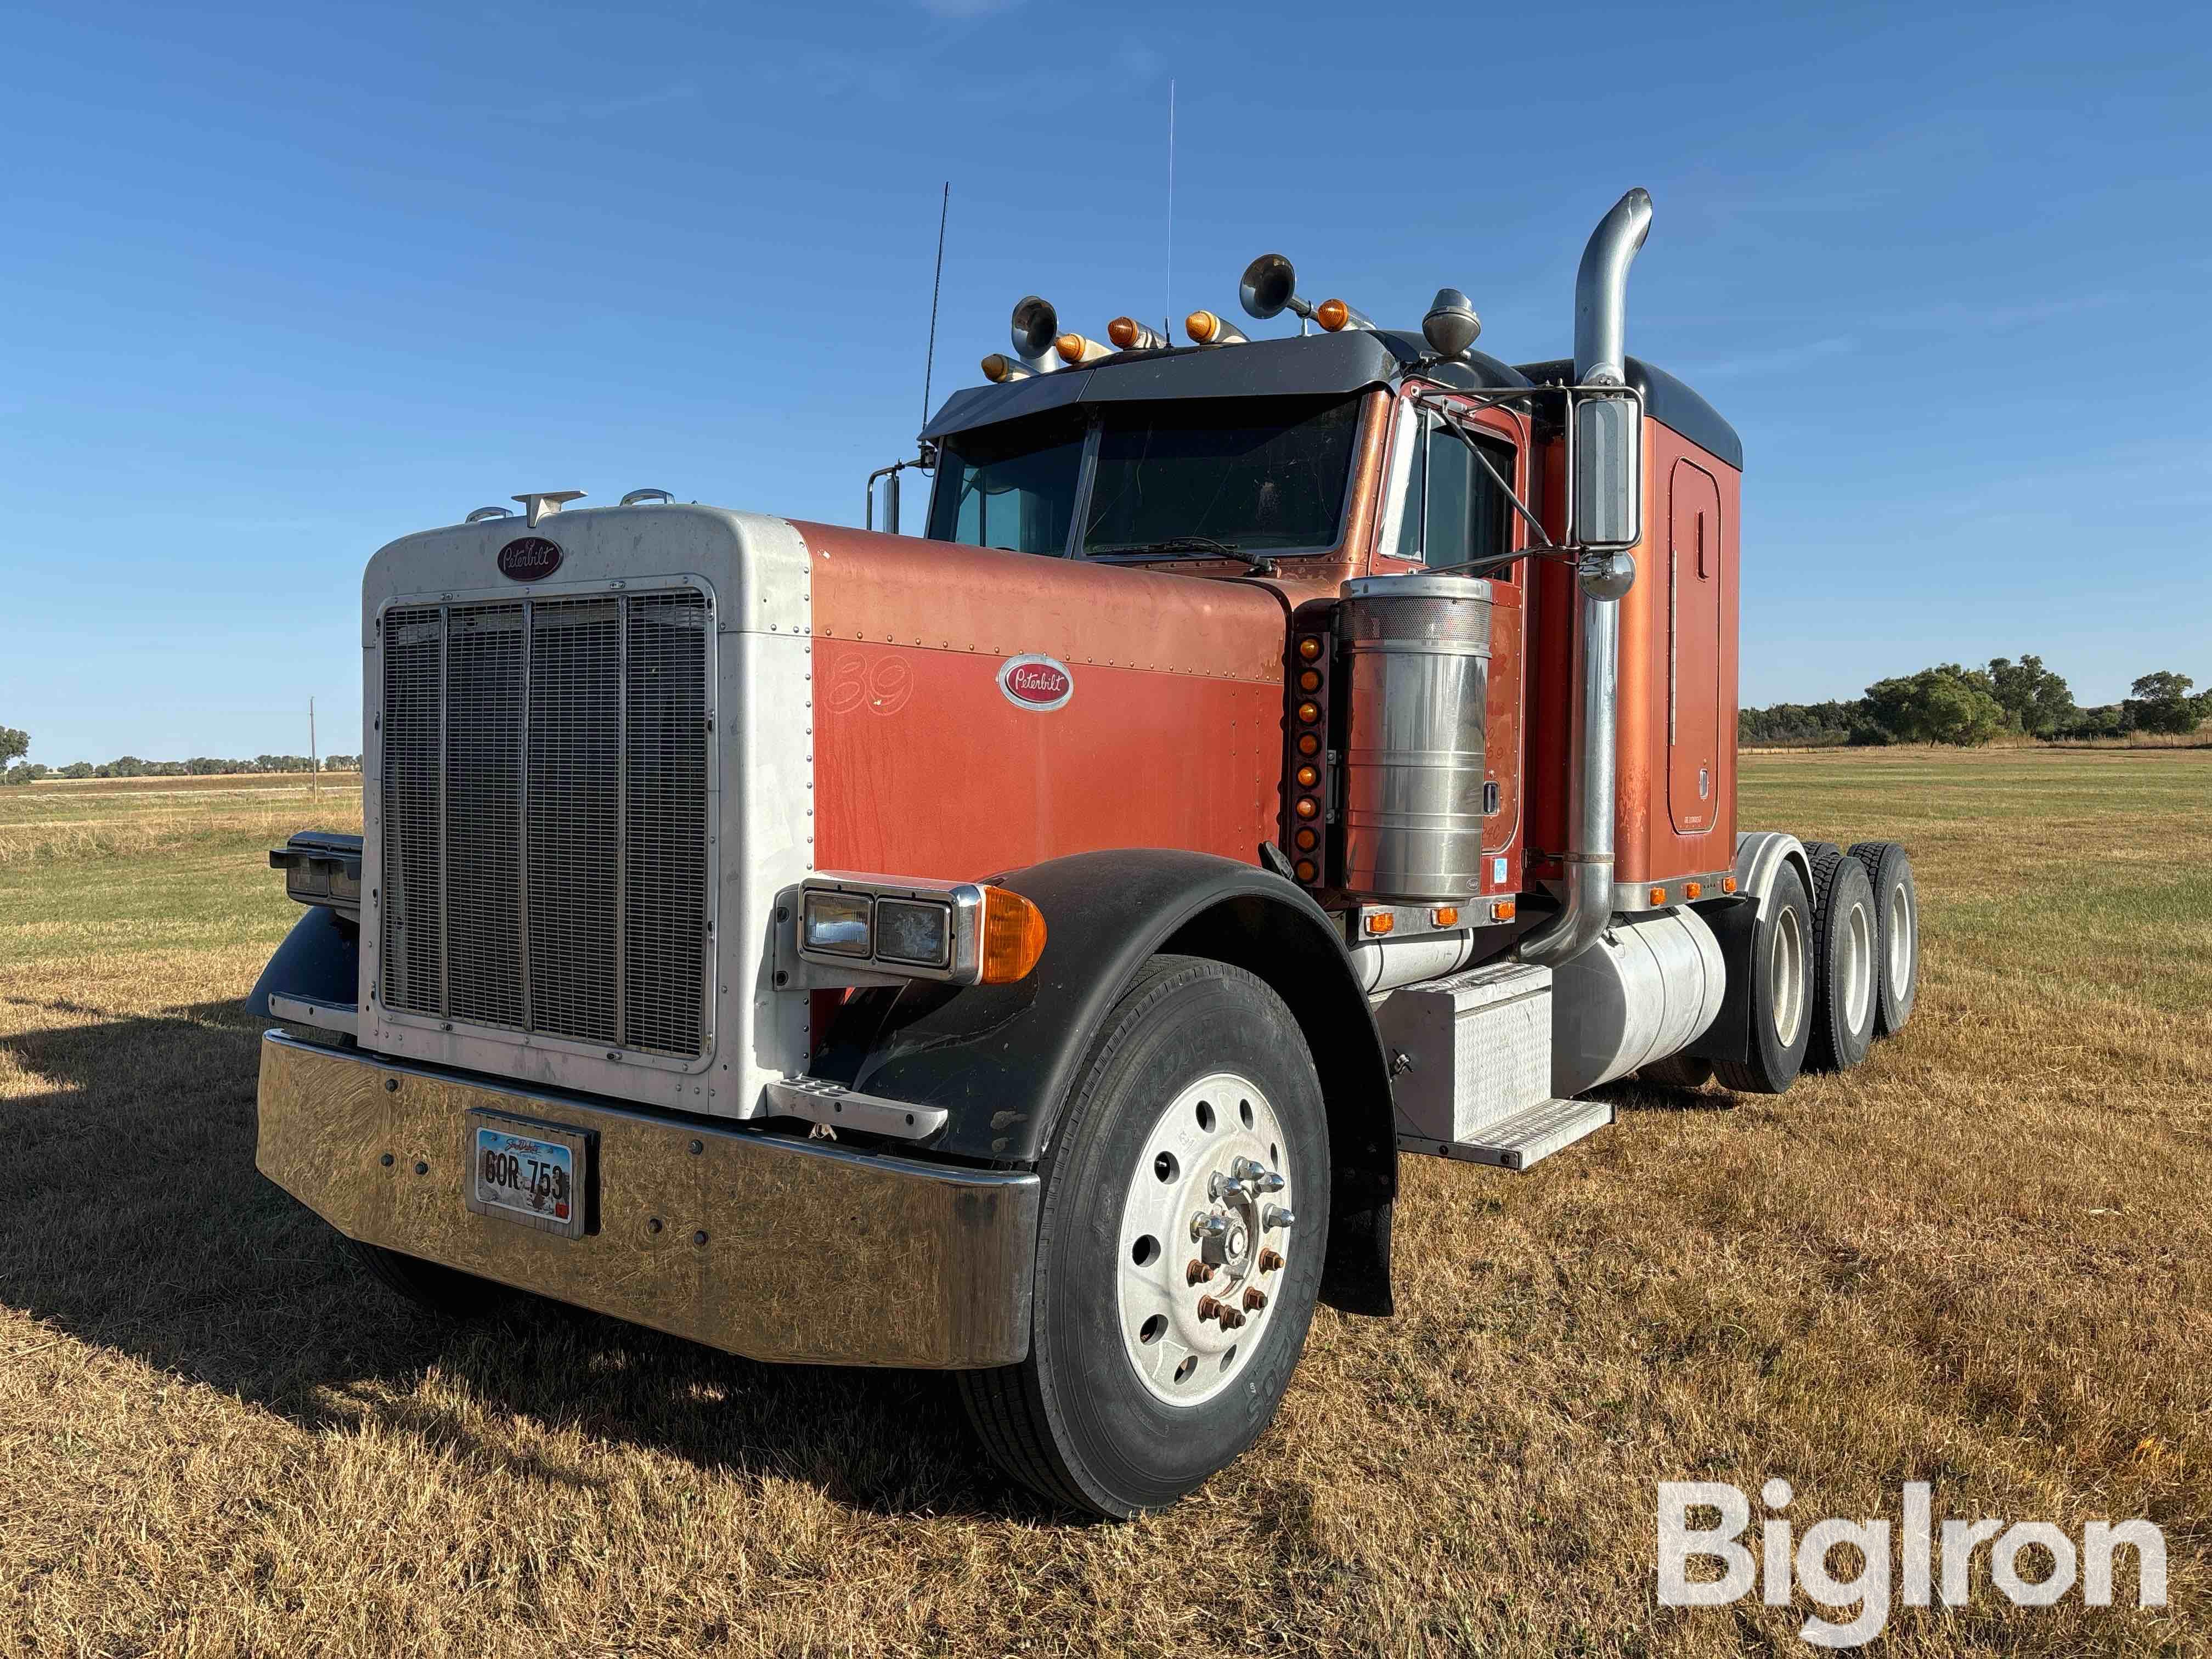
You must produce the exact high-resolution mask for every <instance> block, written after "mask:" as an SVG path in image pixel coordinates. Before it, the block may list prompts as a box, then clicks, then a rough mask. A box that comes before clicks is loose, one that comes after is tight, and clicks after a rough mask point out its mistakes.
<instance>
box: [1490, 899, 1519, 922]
mask: <svg viewBox="0 0 2212 1659" xmlns="http://www.w3.org/2000/svg"><path fill="white" fill-rule="evenodd" d="M1515 908H1516V906H1515V904H1514V902H1513V901H1512V900H1511V899H1498V900H1497V901H1495V902H1492V905H1491V907H1490V919H1491V920H1492V921H1512V920H1513V912H1514V910H1515Z"/></svg>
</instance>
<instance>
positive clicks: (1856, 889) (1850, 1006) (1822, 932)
mask: <svg viewBox="0 0 2212 1659" xmlns="http://www.w3.org/2000/svg"><path fill="white" fill-rule="evenodd" d="M1806 851H1807V852H1808V853H1809V854H1811V855H1812V861H1813V1040H1812V1042H1811V1043H1810V1044H1809V1045H1808V1047H1807V1048H1806V1050H1805V1065H1806V1066H1807V1068H1808V1070H1811V1071H1815V1072H1842V1071H1848V1070H1849V1069H1850V1067H1852V1066H1856V1065H1857V1064H1858V1063H1859V1062H1860V1061H1861V1060H1864V1059H1865V1058H1866V1056H1867V1050H1868V1049H1869V1048H1871V1047H1873V1046H1874V1016H1875V1004H1876V1002H1878V1001H1879V1000H1881V998H1880V992H1879V989H1878V987H1877V985H1876V981H1878V980H1879V979H1880V977H1881V970H1880V969H1879V968H1878V967H1877V965H1876V963H1877V956H1878V952H1877V947H1876V942H1875V912H1874V885H1873V884H1872V883H1871V882H1869V880H1868V879H1867V872H1866V870H1865V868H1864V867H1863V866H1861V864H1860V863H1859V861H1858V860H1857V859H1855V858H1851V857H1850V856H1849V855H1848V854H1845V853H1844V849H1843V848H1840V847H1838V846H1837V845H1836V844H1835V843H1834V842H1813V843H1811V844H1809V845H1808V847H1807V848H1806Z"/></svg>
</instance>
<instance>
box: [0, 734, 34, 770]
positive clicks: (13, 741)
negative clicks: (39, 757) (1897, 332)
mask: <svg viewBox="0 0 2212 1659" xmlns="http://www.w3.org/2000/svg"><path fill="white" fill-rule="evenodd" d="M30 752H31V734H30V733H29V732H18V731H17V730H16V729H15V727H14V726H0V772H4V771H6V770H7V769H8V766H9V763H10V762H11V761H19V760H21V759H22V758H23V757H24V756H26V755H27V754H29V753H30Z"/></svg>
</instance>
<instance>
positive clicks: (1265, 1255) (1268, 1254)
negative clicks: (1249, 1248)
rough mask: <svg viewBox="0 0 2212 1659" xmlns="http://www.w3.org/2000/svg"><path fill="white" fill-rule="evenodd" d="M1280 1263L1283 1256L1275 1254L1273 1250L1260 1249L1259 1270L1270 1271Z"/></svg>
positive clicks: (1280, 1264) (1279, 1265)
mask: <svg viewBox="0 0 2212 1659" xmlns="http://www.w3.org/2000/svg"><path fill="white" fill-rule="evenodd" d="M1282 1265H1283V1258H1282V1257H1280V1256H1279V1255H1276V1254H1275V1253H1274V1252H1273V1250H1262V1251H1261V1252H1260V1271H1261V1273H1273V1272H1274V1271H1275V1269H1276V1268H1278V1267H1281V1266H1282Z"/></svg>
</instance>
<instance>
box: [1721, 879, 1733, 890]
mask: <svg viewBox="0 0 2212 1659" xmlns="http://www.w3.org/2000/svg"><path fill="white" fill-rule="evenodd" d="M1721 891H1723V893H1733V892H1734V891H1735V877H1734V876H1723V877H1722V878H1721Z"/></svg>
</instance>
